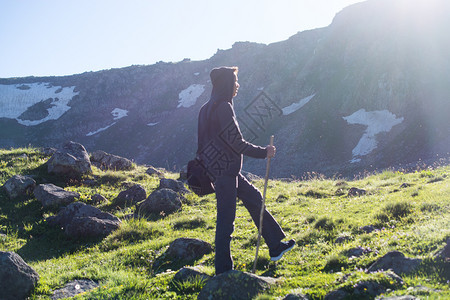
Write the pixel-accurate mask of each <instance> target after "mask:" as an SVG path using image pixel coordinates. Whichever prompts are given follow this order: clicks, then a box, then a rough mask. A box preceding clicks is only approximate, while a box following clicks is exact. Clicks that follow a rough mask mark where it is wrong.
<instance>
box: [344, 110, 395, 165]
mask: <svg viewBox="0 0 450 300" xmlns="http://www.w3.org/2000/svg"><path fill="white" fill-rule="evenodd" d="M343 119H344V120H346V121H347V123H348V124H360V125H365V126H367V129H366V131H365V132H364V134H363V136H362V137H361V139H360V140H359V142H358V144H357V145H356V147H355V148H354V149H353V150H352V154H353V159H352V160H351V161H350V162H351V163H355V162H359V161H360V160H361V159H359V158H358V156H364V155H367V154H369V153H370V152H372V151H373V150H374V149H375V148H376V147H377V140H376V137H375V136H376V135H377V134H378V133H381V132H389V131H390V130H391V129H392V127H394V126H395V125H398V124H400V123H401V122H403V117H401V118H397V116H396V115H394V114H393V113H391V112H389V111H388V110H378V111H367V112H366V110H365V109H360V110H358V111H357V112H355V113H353V114H352V115H350V116H348V117H343Z"/></svg>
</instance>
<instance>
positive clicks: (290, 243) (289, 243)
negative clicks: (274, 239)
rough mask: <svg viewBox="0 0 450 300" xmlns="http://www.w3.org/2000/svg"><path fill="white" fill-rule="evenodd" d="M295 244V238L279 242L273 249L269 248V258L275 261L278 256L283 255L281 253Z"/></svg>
mask: <svg viewBox="0 0 450 300" xmlns="http://www.w3.org/2000/svg"><path fill="white" fill-rule="evenodd" d="M294 246H295V240H289V241H287V242H280V244H279V245H278V247H277V248H276V249H274V250H270V251H269V254H270V260H271V261H277V260H279V259H280V258H282V257H283V254H285V253H286V252H288V251H289V250H291V249H292V248H294Z"/></svg>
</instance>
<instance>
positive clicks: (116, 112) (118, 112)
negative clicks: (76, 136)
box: [86, 108, 128, 136]
mask: <svg viewBox="0 0 450 300" xmlns="http://www.w3.org/2000/svg"><path fill="white" fill-rule="evenodd" d="M111 114H112V115H113V117H114V120H116V121H117V120H119V119H122V118H124V117H126V116H128V110H125V109H121V108H114V109H113V110H112V111H111ZM116 123H117V122H112V123H111V124H109V125H108V126H106V127H102V128H100V129H97V130H95V131H91V132H89V133H88V134H86V136H93V135H94V134H97V133H99V132H102V131H105V130H106V129H108V128H109V127H111V126H113V125H114V124H116Z"/></svg>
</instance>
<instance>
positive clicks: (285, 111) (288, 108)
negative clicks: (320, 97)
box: [282, 94, 316, 116]
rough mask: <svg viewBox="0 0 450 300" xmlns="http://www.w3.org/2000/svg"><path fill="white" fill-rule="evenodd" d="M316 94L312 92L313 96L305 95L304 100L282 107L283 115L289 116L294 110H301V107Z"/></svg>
mask: <svg viewBox="0 0 450 300" xmlns="http://www.w3.org/2000/svg"><path fill="white" fill-rule="evenodd" d="M315 95H316V94H312V95H311V96H308V97H305V98H303V99H302V100H300V101H299V102H295V103H292V104H291V105H289V106H286V107H285V108H283V109H282V111H283V115H285V116H287V115H290V114H292V113H293V112H295V111H297V110H299V109H300V108H302V107H303V106H304V105H305V104H306V103H308V102H309V101H310V100H311V99H312V98H314V96H315Z"/></svg>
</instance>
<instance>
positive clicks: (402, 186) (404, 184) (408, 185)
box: [400, 182, 411, 189]
mask: <svg viewBox="0 0 450 300" xmlns="http://www.w3.org/2000/svg"><path fill="white" fill-rule="evenodd" d="M410 186H411V185H410V184H409V183H406V182H405V183H402V185H401V186H400V188H401V189H404V188H407V187H410Z"/></svg>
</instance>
